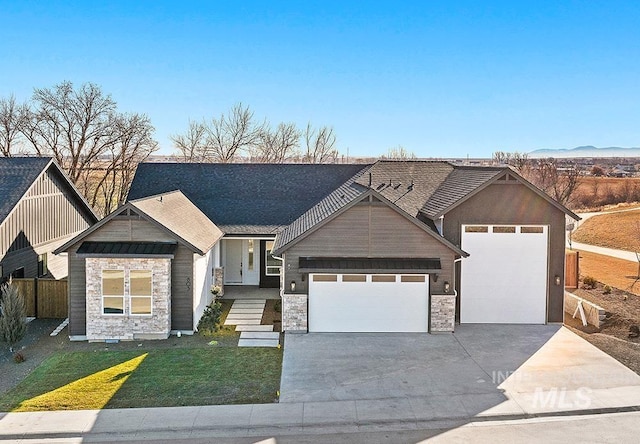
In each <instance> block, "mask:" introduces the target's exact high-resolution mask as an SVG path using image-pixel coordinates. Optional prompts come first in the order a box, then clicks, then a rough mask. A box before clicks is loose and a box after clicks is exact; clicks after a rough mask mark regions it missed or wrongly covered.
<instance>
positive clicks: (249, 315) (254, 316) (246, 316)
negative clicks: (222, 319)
mask: <svg viewBox="0 0 640 444" xmlns="http://www.w3.org/2000/svg"><path fill="white" fill-rule="evenodd" d="M227 319H262V313H229V314H228V315H227Z"/></svg>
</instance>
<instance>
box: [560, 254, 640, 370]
mask: <svg viewBox="0 0 640 444" xmlns="http://www.w3.org/2000/svg"><path fill="white" fill-rule="evenodd" d="M637 271H638V266H637V264H635V263H633V262H629V261H624V260H621V259H616V258H611V257H609V256H602V255H599V254H594V253H587V252H582V251H581V252H580V275H581V277H582V278H584V276H591V277H593V278H595V279H596V280H597V281H598V285H597V287H596V288H595V289H585V288H579V289H577V290H572V293H574V294H575V295H577V296H579V297H581V298H584V299H586V300H588V301H591V302H593V303H595V304H597V305H599V306H601V307H602V308H604V309H605V311H606V313H607V317H606V319H605V321H604V322H603V324H602V325H601V327H600V329H596V328H595V327H593V326H587V327H583V326H582V323H581V322H580V321H579V320H577V319H572V317H571V315H570V314H566V313H565V324H566V325H567V326H568V327H570V328H572V329H573V330H574V331H575V332H576V333H577V334H579V335H580V336H582V337H583V338H584V339H586V340H587V341H589V342H590V343H592V344H593V345H595V346H596V347H598V348H599V349H601V350H603V351H604V352H606V353H608V354H609V355H611V356H613V357H614V358H615V359H617V360H618V361H620V362H622V363H623V364H624V365H626V366H627V367H629V368H630V369H631V370H633V371H635V372H636V373H638V374H640V338H630V337H629V327H631V326H632V325H640V281H639V282H636V279H635V277H636V274H637ZM605 285H609V286H610V287H612V291H611V294H604V286H605ZM621 287H622V288H624V289H626V290H627V291H625V290H621V289H619V288H621Z"/></svg>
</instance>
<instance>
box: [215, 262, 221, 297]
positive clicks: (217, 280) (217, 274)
mask: <svg viewBox="0 0 640 444" xmlns="http://www.w3.org/2000/svg"><path fill="white" fill-rule="evenodd" d="M213 285H214V286H215V287H220V293H218V297H222V296H224V268H222V267H218V268H214V269H213Z"/></svg>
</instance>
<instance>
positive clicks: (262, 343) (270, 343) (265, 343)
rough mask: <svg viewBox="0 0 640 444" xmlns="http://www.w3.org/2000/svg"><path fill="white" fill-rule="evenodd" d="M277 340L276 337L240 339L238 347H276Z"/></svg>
mask: <svg viewBox="0 0 640 444" xmlns="http://www.w3.org/2000/svg"><path fill="white" fill-rule="evenodd" d="M278 344H279V341H278V340H277V339H273V340H272V339H240V340H238V347H277V346H278Z"/></svg>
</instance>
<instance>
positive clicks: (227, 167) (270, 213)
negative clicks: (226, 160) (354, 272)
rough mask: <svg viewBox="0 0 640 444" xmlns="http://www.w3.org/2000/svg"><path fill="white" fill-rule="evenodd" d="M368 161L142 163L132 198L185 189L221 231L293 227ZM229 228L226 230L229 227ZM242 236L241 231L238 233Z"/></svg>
mask: <svg viewBox="0 0 640 444" xmlns="http://www.w3.org/2000/svg"><path fill="white" fill-rule="evenodd" d="M363 168H366V165H304V164H194V163H184V164H180V163H143V164H140V166H138V170H137V172H136V175H135V178H134V180H133V183H132V185H131V190H130V191H129V196H128V198H129V200H133V199H140V198H143V197H147V196H151V195H155V194H161V193H165V192H168V191H173V190H180V191H182V192H183V193H184V194H185V195H186V196H187V197H188V198H189V199H190V200H191V201H192V202H193V203H194V204H195V205H196V206H197V207H198V208H200V210H201V211H202V212H203V213H204V214H205V215H206V216H207V217H208V218H209V219H211V220H212V221H213V222H214V223H215V224H216V225H217V226H218V227H220V228H221V229H222V230H223V231H225V228H226V229H232V230H236V231H237V230H239V229H241V227H242V226H250V227H253V228H252V231H253V232H254V233H255V234H259V233H258V232H257V230H259V229H260V228H259V227H264V229H265V231H263V232H262V233H263V234H267V233H272V232H275V230H277V229H279V228H281V227H283V226H286V225H289V224H290V223H291V222H293V221H294V220H295V219H296V218H298V217H299V216H300V215H301V214H303V213H304V212H305V211H307V210H308V209H309V208H311V207H312V206H313V205H314V204H316V203H317V202H319V201H321V200H322V199H323V198H324V197H325V196H327V195H328V194H330V193H331V192H332V191H334V190H335V189H336V188H338V187H340V186H341V185H342V184H344V183H345V182H346V181H347V180H348V179H349V178H350V177H352V176H353V175H354V174H355V173H356V172H358V171H360V170H362V169H363ZM225 232H227V231H225ZM237 234H240V233H237Z"/></svg>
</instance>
